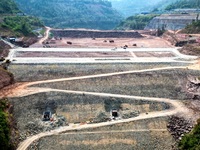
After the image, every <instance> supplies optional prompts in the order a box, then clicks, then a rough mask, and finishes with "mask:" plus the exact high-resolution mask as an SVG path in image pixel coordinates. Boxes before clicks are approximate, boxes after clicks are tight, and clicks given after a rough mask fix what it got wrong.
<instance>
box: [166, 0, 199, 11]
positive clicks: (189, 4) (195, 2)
mask: <svg viewBox="0 0 200 150" xmlns="http://www.w3.org/2000/svg"><path fill="white" fill-rule="evenodd" d="M199 6H200V0H179V1H176V2H174V3H172V4H171V5H168V6H167V7H166V10H172V9H177V8H198V7H199Z"/></svg>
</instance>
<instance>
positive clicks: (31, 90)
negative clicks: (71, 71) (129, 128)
mask: <svg viewBox="0 0 200 150" xmlns="http://www.w3.org/2000/svg"><path fill="white" fill-rule="evenodd" d="M184 68H186V67H164V68H154V69H145V70H133V71H125V72H115V73H107V74H98V75H88V76H81V77H71V78H62V79H55V80H44V81H36V82H31V83H24V84H19V85H18V86H16V88H14V90H13V91H12V92H10V93H9V92H8V93H7V95H6V96H7V97H23V96H26V95H31V94H35V93H40V92H52V91H54V92H63V93H72V94H85V95H95V96H101V97H115V98H127V99H133V100H143V101H156V102H165V103H168V104H170V106H171V108H170V109H168V110H164V111H159V112H149V113H148V114H146V113H144V114H140V115H139V116H138V117H135V118H129V119H122V120H117V121H111V122H103V123H96V124H84V125H80V124H76V125H70V126H65V127H60V128H58V129H55V130H52V131H50V132H44V133H40V134H37V135H34V136H31V137H29V138H27V139H26V140H25V141H23V142H22V143H20V145H19V147H18V149H17V150H25V149H27V148H28V147H29V145H30V144H31V143H32V142H34V141H35V140H38V139H40V138H42V137H46V136H51V135H56V134H62V133H65V134H68V133H66V132H68V131H77V130H83V129H88V128H96V127H103V126H109V125H114V124H119V123H126V122H131V121H136V120H142V119H149V118H156V117H163V116H170V115H173V114H177V113H179V114H182V115H184V116H185V117H186V116H188V115H190V114H191V113H190V111H189V110H188V109H187V108H186V107H185V106H184V105H183V104H182V102H181V101H179V100H172V99H166V98H155V97H141V96H131V95H119V94H110V93H96V92H85V91H70V90H60V89H51V88H37V87H29V86H33V85H37V84H44V83H51V82H61V81H70V80H80V79H87V78H97V77H106V76H114V75H122V74H130V73H138V72H149V71H158V70H168V69H184ZM1 96H2V95H1ZM188 117H189V116H188Z"/></svg>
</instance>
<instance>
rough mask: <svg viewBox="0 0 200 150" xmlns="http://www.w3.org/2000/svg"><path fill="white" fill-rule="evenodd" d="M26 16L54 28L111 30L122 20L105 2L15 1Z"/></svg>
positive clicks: (82, 0) (79, 0)
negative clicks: (37, 19) (33, 17)
mask: <svg viewBox="0 0 200 150" xmlns="http://www.w3.org/2000/svg"><path fill="white" fill-rule="evenodd" d="M16 2H17V3H18V5H19V7H20V8H21V9H22V10H23V11H24V12H25V13H27V14H29V15H34V16H37V17H39V18H41V19H42V20H43V21H44V23H45V25H47V26H51V27H55V28H92V29H112V28H114V27H115V26H116V25H117V24H118V23H119V22H120V20H121V19H122V18H121V15H120V14H119V13H118V12H117V11H116V10H114V9H113V8H112V5H111V3H110V2H109V1H107V0H95V1H94V0H31V1H27V0H16Z"/></svg>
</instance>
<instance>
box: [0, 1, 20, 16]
mask: <svg viewBox="0 0 200 150" xmlns="http://www.w3.org/2000/svg"><path fill="white" fill-rule="evenodd" d="M17 12H20V11H19V9H18V8H17V5H16V4H15V2H13V0H1V1H0V15H1V14H13V13H17Z"/></svg>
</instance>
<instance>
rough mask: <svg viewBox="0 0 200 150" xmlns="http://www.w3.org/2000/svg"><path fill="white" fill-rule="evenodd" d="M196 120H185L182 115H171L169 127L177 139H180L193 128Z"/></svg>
mask: <svg viewBox="0 0 200 150" xmlns="http://www.w3.org/2000/svg"><path fill="white" fill-rule="evenodd" d="M193 125H194V122H192V121H191V120H185V119H184V118H182V117H177V116H171V117H169V123H168V125H167V128H168V130H169V132H170V133H171V135H172V136H173V137H174V138H175V140H177V141H179V140H181V138H182V137H183V136H184V135H185V134H187V133H189V132H190V131H191V130H192V129H193Z"/></svg>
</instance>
